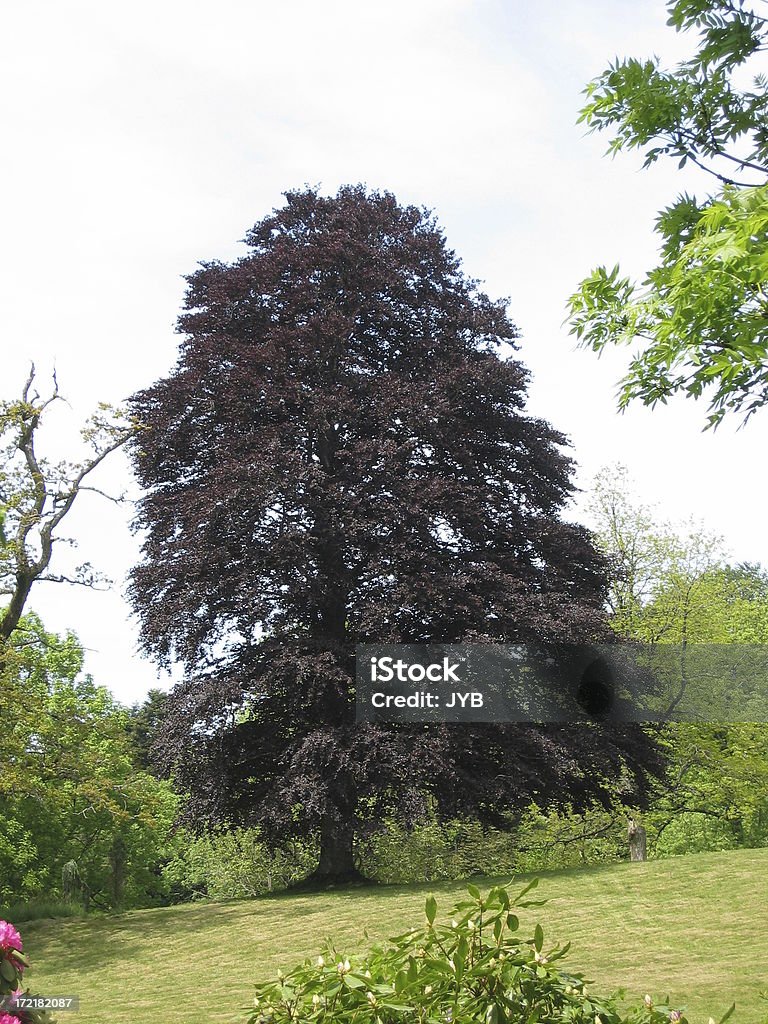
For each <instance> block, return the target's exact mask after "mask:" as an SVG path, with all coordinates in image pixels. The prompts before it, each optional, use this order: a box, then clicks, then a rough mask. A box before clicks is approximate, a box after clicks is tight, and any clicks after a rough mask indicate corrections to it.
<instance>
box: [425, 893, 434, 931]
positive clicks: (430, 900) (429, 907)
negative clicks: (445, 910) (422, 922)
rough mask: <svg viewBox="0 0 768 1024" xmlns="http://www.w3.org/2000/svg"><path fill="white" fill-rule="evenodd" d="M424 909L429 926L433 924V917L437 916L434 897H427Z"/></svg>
mask: <svg viewBox="0 0 768 1024" xmlns="http://www.w3.org/2000/svg"><path fill="white" fill-rule="evenodd" d="M425 909H426V913H427V921H428V922H429V923H430V925H432V924H434V923H435V917H436V916H437V900H436V899H435V897H434V896H427V902H426V907H425Z"/></svg>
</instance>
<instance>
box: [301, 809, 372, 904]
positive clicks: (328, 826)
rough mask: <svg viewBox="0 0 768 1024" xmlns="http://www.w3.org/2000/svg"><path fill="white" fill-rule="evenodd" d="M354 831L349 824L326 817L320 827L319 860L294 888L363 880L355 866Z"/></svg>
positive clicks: (342, 883)
mask: <svg viewBox="0 0 768 1024" xmlns="http://www.w3.org/2000/svg"><path fill="white" fill-rule="evenodd" d="M353 841H354V831H353V829H352V827H351V826H350V825H345V824H342V823H340V822H338V821H335V820H332V819H330V818H326V819H325V821H324V822H323V824H322V826H321V828H320V860H319V863H318V865H317V867H316V868H315V870H314V871H313V872H312V874H311V875H310V876H309V877H308V878H305V879H304V881H303V882H299V884H298V886H297V887H296V888H310V889H311V888H314V887H315V886H326V885H344V884H348V883H350V882H362V881H365V879H364V876H363V875H361V874H360V872H359V871H358V870H357V868H356V867H355V858H354V854H353Z"/></svg>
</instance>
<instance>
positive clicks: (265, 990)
mask: <svg viewBox="0 0 768 1024" xmlns="http://www.w3.org/2000/svg"><path fill="white" fill-rule="evenodd" d="M535 885H536V881H535V880H534V881H533V882H532V883H531V884H530V885H528V886H527V887H526V888H525V889H523V890H522V892H520V893H519V894H518V896H517V897H516V898H515V899H514V900H512V899H511V898H510V895H509V892H508V890H507V889H506V888H505V887H501V886H499V887H496V888H494V889H491V891H490V892H489V893H488V895H487V896H482V895H481V893H480V890H479V889H477V888H476V887H475V886H472V885H470V886H469V887H468V893H469V899H468V900H465V901H464V902H462V903H459V904H458V905H457V907H456V908H455V910H454V916H453V919H452V920H451V922H450V924H448V925H437V924H436V923H435V919H436V915H437V904H436V901H435V899H434V897H432V896H430V897H429V898H428V899H427V902H426V919H427V920H426V927H423V928H420V929H416V928H414V929H411V930H410V931H408V932H405V933H404V934H403V935H398V936H396V937H394V938H392V939H390V941H389V945H386V946H377V947H374V948H373V949H372V950H371V952H370V953H369V954H368V955H367V956H363V957H357V956H355V957H353V958H349V957H347V956H345V955H344V954H343V953H342V952H339V951H338V950H336V949H334V948H333V947H330V948H327V949H326V950H325V951H324V953H323V954H322V955H321V956H319V957H318V958H317V960H316V961H314V962H312V961H309V960H307V961H305V962H304V963H303V964H302V965H301V966H298V967H295V968H294V969H293V970H291V971H289V972H288V973H287V974H283V973H282V972H278V976H277V980H276V981H269V982H264V983H262V984H260V985H257V986H256V998H255V1000H254V1004H255V1008H254V1009H253V1010H252V1011H251V1012H250V1015H249V1018H248V1024H289V1022H290V1024H293V1022H298V1021H302V1022H303V1021H316V1022H317V1024H353V1022H354V1024H368V1022H370V1024H395V1022H400V1021H403V1022H405V1021H407V1022H411V1021H417V1022H419V1024H451V1022H452V1024H474V1022H478V1024H501V1022H503V1021H510V1022H512V1021H514V1022H516V1024H517V1022H522V1024H526V1022H536V1021H547V1022H550V1024H554V1022H558V1024H559V1022H562V1024H622V1022H631V1024H670V1021H671V1022H673V1024H674V1022H680V1024H686V1019H685V1017H684V1016H683V1013H682V1009H673V1008H671V1007H670V1006H669V1005H668V1004H667V1003H659V1004H654V1002H653V1001H652V1000H651V998H650V996H646V998H645V1000H644V1002H643V1003H641V1004H640V1006H639V1007H637V1008H635V1009H633V1010H630V1011H628V1012H627V1011H624V1012H623V1015H622V1011H620V1010H619V1009H618V1006H617V1003H616V1001H615V999H613V998H606V999H604V998H600V997H598V996H596V995H594V994H593V993H592V991H591V989H588V983H586V982H585V981H584V978H583V976H582V975H581V974H575V973H568V972H567V971H565V970H563V969H562V968H561V966H560V962H561V960H562V958H563V957H564V956H565V954H566V952H567V950H568V947H567V946H565V947H562V948H560V947H558V946H555V947H553V948H549V947H546V946H545V944H544V932H543V930H542V928H541V925H536V927H535V929H534V931H533V934H532V935H529V936H525V937H523V936H521V935H520V921H519V919H518V917H517V914H515V913H514V909H513V908H521V907H530V906H538V905H539V904H538V903H535V902H533V901H531V900H528V899H526V896H527V894H528V893H529V891H530V890H531V889H532V888H533V887H534V886H535ZM590 984H591V983H590ZM731 1009H733V1008H731ZM730 1012H731V1011H729V1013H728V1014H726V1016H725V1017H723V1018H722V1019H723V1020H725V1019H726V1017H727V1016H729V1014H730Z"/></svg>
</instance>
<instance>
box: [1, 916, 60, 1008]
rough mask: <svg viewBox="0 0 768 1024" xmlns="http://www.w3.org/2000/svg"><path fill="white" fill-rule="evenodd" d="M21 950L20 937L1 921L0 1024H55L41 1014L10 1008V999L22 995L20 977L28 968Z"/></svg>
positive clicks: (5, 922)
mask: <svg viewBox="0 0 768 1024" xmlns="http://www.w3.org/2000/svg"><path fill="white" fill-rule="evenodd" d="M22 950H23V946H22V942H21V936H20V935H19V933H18V932H17V931H16V929H15V928H14V927H13V925H12V924H9V923H8V921H0V1024H54V1022H53V1020H52V1018H51V1017H50V1015H49V1014H47V1013H46V1012H45V1011H44V1010H43V1011H40V1010H26V1009H25V1010H18V1009H16V1008H15V1007H14V1006H13V1002H12V1000H13V997H14V996H19V995H22V987H21V982H22V975H23V973H24V970H25V969H26V968H27V967H29V961H28V960H27V958H26V957H25V956H24V953H23V951H22ZM24 994H25V995H26V994H28V992H26V993H24Z"/></svg>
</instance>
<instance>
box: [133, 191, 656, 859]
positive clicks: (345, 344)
mask: <svg viewBox="0 0 768 1024" xmlns="http://www.w3.org/2000/svg"><path fill="white" fill-rule="evenodd" d="M245 241H246V243H247V246H248V251H247V254H246V255H244V256H243V257H242V258H241V259H239V260H237V261H236V262H234V263H232V264H223V263H204V264H202V266H201V269H199V270H198V271H197V272H196V273H194V274H193V275H192V276H191V277H190V278H189V290H188V293H187V298H186V308H187V312H186V313H184V314H183V315H182V317H181V318H180V321H179V326H180V330H181V332H182V333H183V335H184V340H183V341H182V344H181V353H180V356H179V361H178V363H177V365H176V367H175V369H174V370H173V371H172V373H170V375H169V376H168V377H166V378H164V379H162V380H160V381H158V382H157V383H156V384H155V385H153V386H152V387H150V388H148V389H147V390H145V391H142V392H141V393H140V394H138V395H136V396H135V397H134V399H133V403H132V405H133V411H134V412H135V414H136V415H137V416H138V417H139V418H140V420H141V421H142V422H143V424H144V429H143V430H142V431H141V433H140V436H139V438H138V439H137V441H136V442H135V444H134V449H133V455H134V459H135V465H136V470H137V473H138V476H139V479H140V481H141V483H142V485H143V487H144V488H145V496H144V498H143V499H142V501H141V504H140V507H139V512H138V518H137V527H138V528H139V529H140V530H141V531H143V535H144V546H143V560H142V562H141V564H140V565H139V566H138V567H137V568H136V569H135V570H134V572H133V582H132V594H133V600H134V602H135V606H136V608H137V610H138V612H139V613H140V616H141V621H142V628H143V643H144V645H145V647H146V648H147V650H148V651H150V652H152V653H153V654H154V655H155V656H157V657H158V658H159V659H160V660H165V661H166V662H168V661H172V660H181V661H183V663H184V664H185V666H186V678H185V681H184V682H183V683H182V684H181V685H180V686H179V687H178V688H177V690H176V691H175V693H174V694H173V697H172V700H171V702H170V711H169V714H168V718H167V722H166V726H165V731H164V733H163V734H162V736H161V744H160V745H161V756H162V758H163V760H164V761H165V765H166V767H173V768H174V769H175V771H176V773H177V778H178V780H179V782H180V784H181V785H182V786H184V787H185V788H187V789H188V790H189V791H190V793H191V794H192V802H191V804H190V814H191V815H192V816H193V817H194V818H195V820H196V821H198V822H206V821H234V820H239V821H250V822H253V823H259V824H260V825H261V826H262V828H263V829H264V832H265V835H267V836H269V837H272V838H273V840H274V841H279V839H280V838H284V837H287V836H289V835H314V836H317V837H319V839H320V848H321V854H320V862H319V866H318V875H319V876H321V877H328V878H342V877H349V876H352V875H353V874H354V871H355V861H354V837H355V835H356V834H357V833H359V831H360V830H361V829H364V828H367V827H370V826H371V825H372V824H375V822H376V821H380V820H381V819H382V818H383V817H385V816H387V815H394V816H397V817H399V818H401V819H406V820H413V819H415V818H417V817H418V816H419V814H420V813H422V812H423V810H424V808H425V806H426V805H427V803H429V804H430V806H432V807H433V808H437V810H438V812H439V813H441V814H446V815H447V814H452V815H454V814H457V815H461V814H472V815H476V816H480V817H481V818H483V819H484V820H491V821H496V822H497V823H498V822H499V821H502V820H509V819H508V818H506V817H505V816H507V815H509V814H511V813H514V811H515V809H516V808H519V807H520V806H521V805H522V804H523V803H526V802H528V801H529V800H530V799H532V798H536V799H539V800H540V801H541V802H542V803H546V802H549V801H552V800H563V801H564V800H571V801H574V802H575V803H576V804H577V805H579V804H583V803H584V802H585V801H587V800H589V799H592V798H597V799H601V800H603V801H605V800H607V799H608V798H609V793H610V791H611V788H612V786H613V785H615V783H616V780H617V779H618V778H619V777H621V778H623V779H624V780H625V782H626V780H630V783H629V784H630V785H632V784H634V785H635V787H636V790H635V792H636V794H637V793H639V792H641V790H642V788H643V779H644V777H645V770H646V769H647V768H648V767H649V765H651V764H654V763H655V752H654V750H653V749H652V748H651V747H650V746H649V744H648V743H647V741H646V740H645V739H644V737H642V735H641V734H640V733H639V732H636V731H633V730H631V729H626V730H621V729H614V730H612V731H609V730H606V729H603V728H601V727H599V726H597V725H595V726H585V725H581V726H578V727H575V726H574V727H572V728H562V727H561V728H554V727H545V726H536V725H530V726H520V725H518V726H504V725H498V726H496V725H477V726H470V725H453V726H448V725H444V726H440V725H430V726H408V727H405V726H402V725H401V726H394V725H392V726H386V725H365V726H361V725H356V724H355V721H354V702H353V676H354V647H355V644H356V643H361V642H362V643H366V642H376V641H389V642H423V641H434V642H445V641H463V640H474V641H483V640H488V641H496V642H498V641H509V640H520V641H526V640H537V641H541V640H558V641H577V640H583V639H586V638H594V637H596V636H598V635H601V634H602V633H603V631H604V630H605V622H604V612H603V604H604V594H605V589H604V588H605V580H604V575H603V566H602V563H601V561H600V558H599V556H598V555H597V554H596V552H595V549H594V548H593V546H592V543H591V540H590V538H589V535H588V534H587V533H586V531H585V530H584V529H582V528H581V527H579V526H574V525H571V524H568V523H566V522H564V521H563V520H562V519H561V518H560V513H561V510H562V508H563V505H564V503H565V502H566V500H567V497H568V495H569V492H570V490H571V488H572V484H571V479H570V477H571V471H572V464H571V462H570V460H569V459H568V458H567V457H566V456H565V455H564V454H563V452H562V450H561V448H562V446H563V445H564V444H565V439H564V438H563V436H562V435H561V434H559V433H558V432H557V431H556V430H554V429H553V428H552V427H550V426H549V425H548V424H547V423H545V422H543V421H542V420H540V419H536V418H534V417H531V416H528V415H526V413H525V411H524V405H525V397H526V381H527V372H526V370H525V369H524V368H523V366H522V365H521V364H520V363H519V362H518V361H517V360H515V359H514V358H509V357H505V355H504V352H505V351H506V352H509V351H511V347H510V346H513V345H514V339H515V336H516V330H515V327H514V325H513V324H512V322H511V321H510V320H509V318H508V316H507V313H506V308H505V303H504V302H495V301H492V300H491V299H489V298H488V297H487V296H486V295H484V294H483V293H482V292H481V291H479V290H478V289H477V287H476V283H475V282H474V281H472V280H470V279H468V278H467V277H466V276H465V275H464V273H463V272H462V270H461V267H460V263H459V260H458V259H457V258H456V256H455V255H454V253H453V252H452V251H451V250H450V249H448V248H447V246H446V242H445V239H444V236H443V234H442V232H441V231H440V229H439V228H438V226H437V225H436V223H435V222H434V220H433V219H432V217H431V216H430V215H429V214H428V213H427V212H426V211H424V210H421V209H417V208H415V207H413V206H408V207H403V206H400V205H398V203H397V202H396V200H395V198H394V197H393V196H392V195H390V194H388V193H379V192H373V193H371V192H367V191H366V190H365V189H364V188H363V187H362V186H354V187H344V188H342V189H341V190H340V191H339V192H338V194H337V195H336V196H335V197H332V198H326V197H323V196H321V195H320V194H318V192H316V191H314V190H312V189H306V190H304V191H297V192H289V193H287V195H286V203H285V205H284V206H283V207H282V208H280V209H278V210H276V211H275V212H274V213H273V214H272V215H271V216H268V217H265V218H264V219H263V220H262V221H260V222H259V223H258V224H256V226H255V227H254V228H253V229H252V230H251V231H249V233H248V235H247V237H246V239H245Z"/></svg>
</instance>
